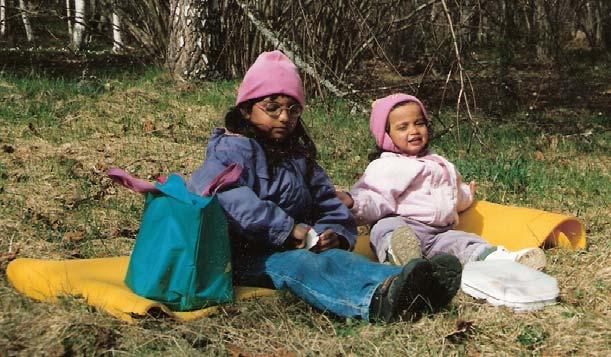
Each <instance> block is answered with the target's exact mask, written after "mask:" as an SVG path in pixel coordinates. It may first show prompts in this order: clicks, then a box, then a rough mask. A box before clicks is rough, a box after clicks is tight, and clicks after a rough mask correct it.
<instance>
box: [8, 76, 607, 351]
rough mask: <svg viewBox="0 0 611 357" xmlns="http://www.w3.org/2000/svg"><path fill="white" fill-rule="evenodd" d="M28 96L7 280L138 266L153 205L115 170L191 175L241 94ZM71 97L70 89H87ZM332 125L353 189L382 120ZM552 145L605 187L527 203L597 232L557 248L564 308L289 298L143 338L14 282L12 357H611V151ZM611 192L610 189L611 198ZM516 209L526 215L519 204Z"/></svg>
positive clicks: (18, 124) (555, 267)
mask: <svg viewBox="0 0 611 357" xmlns="http://www.w3.org/2000/svg"><path fill="white" fill-rule="evenodd" d="M20 83H21V82H19V81H18V80H15V79H2V80H0V104H2V105H6V106H9V107H8V108H9V109H10V110H6V111H5V113H9V114H10V113H17V114H14V117H11V118H8V117H7V118H5V119H6V124H4V125H2V127H1V128H0V150H1V151H0V255H1V256H2V261H1V262H0V264H1V269H2V272H3V271H4V268H5V267H6V264H7V260H8V255H7V253H9V251H10V252H13V253H14V252H15V251H16V249H17V248H19V253H18V255H17V256H18V257H36V258H53V259H70V258H74V257H85V258H89V257H104V256H116V255H125V254H128V253H129V251H130V249H131V246H132V245H133V239H134V237H135V235H136V232H137V230H138V220H139V216H140V213H141V209H142V199H141V197H138V196H136V195H134V194H131V193H129V192H127V191H126V190H123V189H119V188H117V187H116V186H113V185H112V184H111V182H110V181H109V180H108V179H107V178H105V176H104V172H105V170H106V169H107V168H109V167H112V166H117V167H122V168H124V169H126V170H128V171H130V172H131V173H133V174H135V175H136V176H139V177H143V178H149V179H150V178H153V177H155V176H157V175H159V174H167V173H169V172H180V173H183V174H185V175H188V173H190V172H191V171H192V170H193V169H194V168H195V167H197V165H199V164H200V162H201V160H202V155H203V149H204V146H205V141H206V137H207V136H208V134H209V132H210V130H211V128H212V127H213V126H215V125H218V124H219V123H220V118H221V116H222V114H223V112H222V110H223V109H222V108H223V107H225V106H227V105H229V103H230V100H231V98H230V97H231V93H232V91H233V88H234V87H233V86H232V85H230V84H229V85H228V84H220V85H205V86H203V87H202V88H197V89H191V90H189V89H176V88H174V87H172V86H170V85H169V84H168V81H167V78H165V77H164V76H155V77H154V78H153V79H152V80H150V81H141V82H136V81H134V82H126V83H116V82H113V81H112V80H109V83H111V86H110V87H112V89H111V90H108V91H106V92H104V93H101V94H96V95H87V94H84V95H81V94H78V93H76V94H75V95H70V96H68V98H63V97H61V96H60V95H59V94H57V93H55V92H54V91H53V89H51V90H47V91H42V92H40V93H37V94H36V95H33V94H31V93H28V91H26V90H24V89H23V85H22V84H20ZM68 87H69V88H68V89H65V88H64V89H57V91H62V90H63V91H71V90H73V89H70V88H72V87H70V86H68ZM60 97H61V98H60ZM225 97H227V98H225ZM16 98H17V99H16ZM219 98H220V99H219ZM40 103H50V105H49V106H48V107H45V108H46V109H44V110H46V111H47V112H45V113H46V115H47V116H46V117H45V116H43V115H42V114H41V115H40V117H44V118H47V119H40V118H38V117H31V118H21V119H19V120H17V119H15V118H17V117H18V113H19V112H21V111H25V110H27V108H26V107H27V106H33V105H38V104H40ZM211 103H216V104H211ZM66 107H69V108H68V109H65V108H66ZM41 110H42V109H41ZM316 110H317V109H316V108H314V109H312V111H313V112H316ZM337 110H338V111H340V112H341V110H343V109H341V108H340V107H338V108H337ZM341 113H344V112H341ZM43 114H44V113H43ZM344 114H345V115H348V114H346V113H344ZM7 115H8V114H7ZM324 115H325V114H324V112H322V111H321V114H320V113H319V114H316V116H314V117H311V118H306V119H307V121H308V122H312V123H313V128H312V133H313V135H314V137H315V141H316V142H317V143H318V146H319V148H320V151H321V156H322V159H321V162H322V163H323V165H325V166H326V167H327V169H328V171H329V173H330V175H331V176H332V177H333V178H335V179H336V181H337V184H338V186H340V187H344V188H347V187H349V185H350V184H351V182H352V181H353V179H354V175H355V173H356V172H358V171H360V170H362V168H363V167H364V164H365V163H366V160H367V159H366V156H367V152H366V151H367V150H366V148H367V145H369V144H368V143H369V142H370V141H369V138H367V127H366V123H365V121H364V119H363V120H360V119H359V120H356V119H354V118H351V119H350V121H349V122H339V123H338V122H333V121H329V120H328V119H326V118H325V116H324ZM49 118H51V119H49ZM5 119H0V120H5ZM30 123H31V124H30ZM346 123H351V124H346ZM330 126H332V127H334V129H333V130H329V127H330ZM594 135H595V137H594V139H593V140H602V141H605V140H607V139H608V134H605V132H604V131H603V132H602V134H601V133H595V134H594ZM558 138H559V140H561V141H562V140H572V139H567V138H566V136H562V135H558ZM534 140H535V141H536V140H538V139H534ZM545 140H547V142H548V144H546V145H547V146H545V148H544V149H541V150H543V151H544V152H543V153H544V158H543V160H545V162H546V163H547V165H548V166H549V167H550V168H549V169H550V170H551V169H552V168H553V167H556V168H557V167H558V166H560V167H561V168H560V171H559V172H560V173H562V172H565V171H566V172H569V171H571V170H573V171H576V170H584V171H586V172H587V173H588V175H593V173H594V171H596V174H597V175H598V176H596V178H595V179H596V180H599V179H601V178H602V179H601V180H602V181H600V182H590V181H587V179H588V178H587V177H585V178H584V180H586V181H584V182H585V184H579V185H571V184H570V183H567V182H568V181H563V179H562V177H556V178H550V180H549V183H548V185H549V186H548V187H549V190H550V192H552V191H555V192H562V195H564V196H566V197H565V198H566V199H565V200H564V201H559V200H558V199H556V198H555V197H556V196H554V195H549V196H548V195H545V194H542V195H540V196H524V197H523V198H524V199H525V201H524V202H525V203H524V204H527V205H530V206H533V207H537V208H541V209H547V210H552V211H557V212H564V213H566V214H576V215H578V217H579V218H581V219H582V220H583V221H584V222H586V224H587V226H588V229H589V233H588V238H589V248H588V249H587V250H586V251H581V252H570V251H564V250H558V249H553V250H550V251H548V260H549V265H548V267H547V270H546V271H547V273H549V274H551V275H552V276H554V277H556V278H557V279H558V283H559V285H560V289H561V299H560V302H559V303H558V304H557V305H555V306H552V307H549V308H546V309H543V310H540V311H536V312H530V313H514V312H513V311H511V310H509V309H506V308H495V307H492V306H490V305H488V304H486V303H484V302H481V301H476V300H474V299H472V298H470V297H468V296H466V295H464V294H462V293H460V294H459V295H458V297H457V298H456V299H455V300H454V302H453V304H452V306H451V307H450V309H449V310H448V311H445V312H443V313H440V314H437V315H432V316H425V317H424V318H422V319H420V320H419V321H416V322H413V323H407V322H405V323H395V324H390V325H383V324H368V323H365V322H362V321H358V320H352V319H348V320H344V319H338V318H336V317H333V316H330V315H328V314H323V313H321V312H319V311H316V310H315V309H312V308H311V307H309V306H307V305H306V304H305V303H303V302H301V301H299V300H297V299H296V298H294V297H292V296H291V295H290V294H279V295H278V296H275V297H271V298H263V299H260V300H252V301H246V302H240V303H236V304H233V305H229V306H227V307H226V308H224V309H223V310H222V311H221V312H219V313H217V314H216V315H214V316H211V317H209V318H203V319H200V320H197V321H194V322H190V323H178V322H175V321H172V320H163V319H162V320H155V319H143V320H141V321H140V322H138V323H136V324H133V325H128V324H125V323H123V322H121V321H118V320H116V319H114V318H113V317H111V316H109V315H106V314H105V313H103V312H98V311H95V310H94V309H93V308H90V307H88V306H86V305H84V304H82V303H81V302H80V301H79V299H78V298H65V299H62V300H61V301H60V303H59V304H55V305H51V304H45V303H38V302H34V301H31V300H30V299H28V298H26V297H24V296H21V295H20V294H18V293H17V292H15V291H14V290H13V289H12V288H11V287H10V285H9V284H8V282H7V281H6V277H5V276H4V274H3V273H2V278H0V355H32V354H43V355H67V354H87V355H94V354H95V355H97V354H105V353H116V354H119V353H120V354H123V353H126V354H138V355H142V354H147V355H148V354H157V355H161V354H163V355H167V354H171V355H175V354H179V355H199V354H201V353H204V354H207V355H219V354H220V355H232V356H255V355H274V356H275V355H280V356H292V355H313V354H321V355H413V354H427V355H441V354H443V355H481V354H483V355H530V354H536V355H571V354H575V355H600V356H605V355H609V354H610V352H611V308H610V306H609V305H610V301H611V299H610V297H609V296H610V287H611V264H609V263H610V259H609V256H610V255H611V245H610V243H609V240H608V237H609V235H610V233H611V227H610V220H609V217H610V215H611V211H610V209H609V197H608V195H609V187H608V186H609V183H610V180H609V167H610V165H609V163H610V157H609V152H608V151H606V152H605V146H603V148H602V150H601V149H595V150H593V151H589V152H588V151H579V150H578V149H577V148H578V147H579V146H578V145H574V146H569V148H573V149H570V150H568V151H567V150H566V149H563V150H564V151H563V150H554V149H553V148H551V146H553V145H556V146H558V145H560V146H562V145H564V144H563V143H562V142H560V143H556V144H553V142H554V140H553V139H549V138H548V139H545ZM566 145H568V144H566ZM604 145H608V144H604ZM606 149H608V146H606ZM498 150H499V151H503V150H521V148H515V147H507V148H505V147H499V148H498ZM554 165H557V166H554ZM563 170H565V171H563ZM551 174H552V173H550V175H551ZM480 181H481V187H482V195H484V196H485V195H492V196H494V194H495V193H496V192H497V191H495V190H498V189H499V188H498V187H497V184H496V183H495V182H492V181H486V180H480ZM597 184H598V185H603V187H599V188H598V189H599V191H595V190H596V188H595V187H596V185H597ZM604 186H606V188H605V187H604ZM523 195H524V194H523ZM506 199H507V201H508V203H512V204H520V202H521V201H520V199H521V197H520V195H518V194H512V195H508V196H507V198H506Z"/></svg>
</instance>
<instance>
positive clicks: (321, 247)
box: [311, 229, 341, 253]
mask: <svg viewBox="0 0 611 357" xmlns="http://www.w3.org/2000/svg"><path fill="white" fill-rule="evenodd" d="M340 243H341V242H340V238H339V237H338V235H337V233H335V232H333V231H332V230H330V229H326V230H325V231H324V232H322V233H321V234H320V235H318V243H316V245H315V246H314V247H312V249H311V251H313V252H315V253H321V252H324V251H325V250H329V249H333V248H339V247H340Z"/></svg>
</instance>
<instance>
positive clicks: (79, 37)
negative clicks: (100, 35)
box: [72, 0, 85, 50]
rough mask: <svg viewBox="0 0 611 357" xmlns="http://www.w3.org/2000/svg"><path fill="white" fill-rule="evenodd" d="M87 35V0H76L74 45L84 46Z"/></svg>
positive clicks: (78, 47)
mask: <svg viewBox="0 0 611 357" xmlns="http://www.w3.org/2000/svg"><path fill="white" fill-rule="evenodd" d="M84 37H85V0H75V1H74V27H73V29H72V47H74V48H75V49H77V50H80V49H81V48H83V39H84Z"/></svg>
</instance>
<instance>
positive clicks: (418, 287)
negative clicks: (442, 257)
mask: <svg viewBox="0 0 611 357" xmlns="http://www.w3.org/2000/svg"><path fill="white" fill-rule="evenodd" d="M431 281H433V265H432V264H431V263H430V262H429V261H427V260H424V259H412V260H411V261H410V262H409V263H408V264H407V265H406V266H405V267H404V268H403V270H402V271H401V273H400V274H399V277H398V278H397V280H396V281H395V283H394V284H393V285H391V286H390V288H389V289H390V290H389V295H390V296H395V297H396V299H397V301H396V302H394V303H393V304H392V306H393V309H392V312H391V316H385V318H386V319H385V320H386V321H388V322H392V321H396V320H397V319H398V318H403V319H408V320H411V319H414V318H415V317H417V316H418V315H419V314H420V313H422V312H423V311H424V310H425V309H426V308H427V306H428V304H429V301H430V299H431V295H432V291H431ZM393 290H398V291H396V292H395V291H393Z"/></svg>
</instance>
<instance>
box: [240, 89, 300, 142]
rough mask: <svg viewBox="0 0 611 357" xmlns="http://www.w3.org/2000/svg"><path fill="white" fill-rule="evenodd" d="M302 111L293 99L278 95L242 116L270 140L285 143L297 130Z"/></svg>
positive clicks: (260, 102)
mask: <svg viewBox="0 0 611 357" xmlns="http://www.w3.org/2000/svg"><path fill="white" fill-rule="evenodd" d="M302 111H303V109H302V108H301V105H299V103H298V102H297V101H296V100H294V99H293V98H291V97H288V96H285V95H277V96H270V97H266V98H264V99H263V100H261V101H259V102H257V103H255V104H254V105H253V107H252V111H251V112H250V113H247V112H245V111H243V112H242V114H243V115H244V117H245V118H246V119H247V120H249V121H250V122H251V123H252V124H253V125H254V126H255V127H256V128H257V129H258V130H259V131H260V132H262V133H264V134H267V135H268V137H269V138H270V139H274V140H278V141H283V140H285V139H286V138H288V137H289V136H290V135H291V134H292V133H293V130H295V126H296V125H297V122H298V121H299V117H301V113H302Z"/></svg>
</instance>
